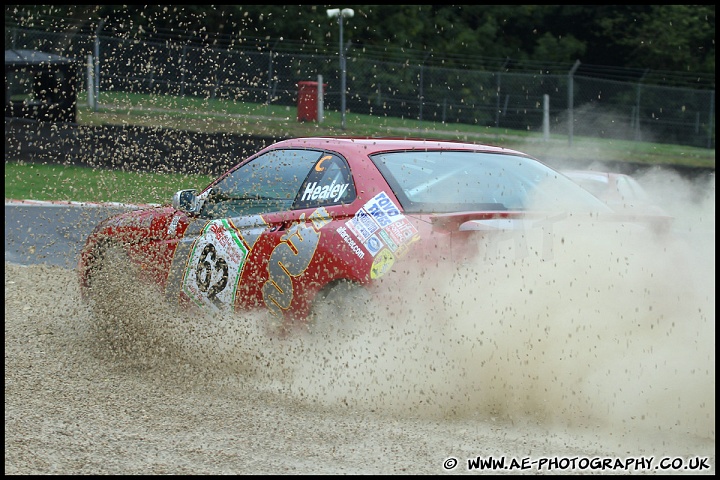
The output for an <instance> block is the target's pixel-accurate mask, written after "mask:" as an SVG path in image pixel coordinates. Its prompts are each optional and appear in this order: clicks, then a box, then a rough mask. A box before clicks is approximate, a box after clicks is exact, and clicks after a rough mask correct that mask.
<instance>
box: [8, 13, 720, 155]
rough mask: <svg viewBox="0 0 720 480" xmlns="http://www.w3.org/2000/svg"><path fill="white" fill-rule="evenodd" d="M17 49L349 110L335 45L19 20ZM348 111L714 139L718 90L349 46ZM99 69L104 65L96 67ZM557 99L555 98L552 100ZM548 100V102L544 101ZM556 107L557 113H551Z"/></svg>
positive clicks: (135, 87) (160, 82) (105, 69)
mask: <svg viewBox="0 0 720 480" xmlns="http://www.w3.org/2000/svg"><path fill="white" fill-rule="evenodd" d="M5 45H6V48H10V49H34V50H40V51H44V52H47V53H55V54H58V55H62V56H65V57H70V58H77V59H82V60H83V61H90V60H89V59H91V58H95V59H97V64H96V65H94V66H92V68H86V69H84V71H83V72H79V73H80V75H81V77H80V78H83V80H82V81H81V82H79V83H80V85H82V86H86V85H88V76H91V75H97V79H95V80H96V81H97V85H98V87H99V90H100V91H123V92H132V93H146V94H155V95H177V96H194V97H201V98H211V99H221V100H228V101H237V102H247V103H258V104H265V103H269V104H275V105H285V106H295V105H297V93H298V82H300V81H306V80H316V79H317V78H318V75H322V78H323V83H326V84H327V86H326V87H325V90H324V104H325V108H326V109H328V110H336V111H339V110H340V108H341V91H340V89H341V87H340V85H341V77H340V75H341V71H340V64H339V60H338V56H337V55H322V54H307V53H286V52H278V51H272V50H271V49H269V48H268V49H256V50H247V51H242V50H237V49H234V50H226V49H214V48H209V47H199V46H193V45H183V44H180V43H171V42H164V43H158V42H149V41H138V40H128V39H124V38H116V37H107V36H99V37H95V36H93V35H87V34H64V33H52V32H45V31H38V30H29V29H22V28H8V27H7V26H6V30H5ZM346 65H347V67H346V68H347V70H346V71H347V74H346V75H347V91H346V99H347V103H346V106H347V111H348V112H352V113H356V114H369V115H377V116H388V117H403V118H412V119H418V120H427V121H435V122H444V123H464V124H472V125H480V126H487V127H497V128H505V129H509V130H525V131H537V132H541V131H543V128H544V123H543V122H544V119H545V118H549V132H550V133H552V134H567V135H568V136H569V138H570V140H571V141H572V137H573V135H581V136H586V137H594V138H597V137H600V138H607V139H618V140H630V141H646V142H658V143H672V144H678V145H688V146H695V147H701V148H711V149H714V148H715V110H714V106H715V90H714V89H713V90H701V89H692V88H680V87H673V86H667V85H658V84H645V83H643V82H642V81H639V82H628V81H618V80H608V79H604V78H593V77H588V76H584V75H578V74H572V70H571V71H569V72H568V73H567V74H563V75H556V74H544V73H516V72H490V71H483V70H465V69H453V68H442V67H437V66H424V65H418V64H417V63H414V62H413V61H410V60H408V61H406V62H404V63H403V62H387V61H381V60H378V59H374V58H368V57H367V56H363V55H362V53H361V52H354V51H352V50H350V51H348V53H347V56H346ZM92 72H95V73H94V74H93V73H92ZM546 99H547V100H549V101H546ZM548 105H549V108H548V107H547V106H548ZM546 108H548V112H547V113H549V115H546Z"/></svg>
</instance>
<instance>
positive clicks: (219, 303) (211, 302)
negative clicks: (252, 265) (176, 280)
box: [182, 220, 248, 310]
mask: <svg viewBox="0 0 720 480" xmlns="http://www.w3.org/2000/svg"><path fill="white" fill-rule="evenodd" d="M247 254H248V250H247V248H246V247H245V245H244V244H243V242H242V240H241V239H240V237H238V234H237V230H236V229H235V226H234V225H233V224H232V223H231V222H230V221H229V220H215V221H212V222H208V223H207V225H206V226H205V228H204V229H203V231H202V233H201V234H200V236H199V237H198V238H197V240H195V242H194V244H193V247H192V250H191V253H190V257H189V259H188V263H187V268H186V270H185V275H184V277H183V279H182V290H183V292H185V294H186V295H187V296H188V297H189V298H191V299H192V300H193V301H194V302H195V303H196V304H198V306H202V305H207V306H210V307H212V308H213V309H215V310H220V309H222V308H224V307H227V306H231V305H233V304H234V302H235V293H236V291H237V285H238V281H239V279H240V272H241V271H242V267H243V265H244V264H245V259H246V258H247Z"/></svg>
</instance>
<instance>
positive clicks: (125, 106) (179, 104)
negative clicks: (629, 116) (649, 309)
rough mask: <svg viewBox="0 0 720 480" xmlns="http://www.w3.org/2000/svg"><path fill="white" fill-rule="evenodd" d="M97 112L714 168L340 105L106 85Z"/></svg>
mask: <svg viewBox="0 0 720 480" xmlns="http://www.w3.org/2000/svg"><path fill="white" fill-rule="evenodd" d="M100 105H101V108H98V111H97V112H94V111H91V109H89V108H88V107H87V106H86V101H85V100H84V99H82V98H81V99H80V100H79V107H78V122H79V123H82V124H87V125H101V124H116V125H143V126H162V127H166V128H174V129H180V130H190V131H197V132H206V133H210V132H229V133H238V134H253V135H268V136H274V137H305V136H313V135H361V136H394V137H431V138H440V139H448V140H463V141H473V142H481V143H490V144H494V145H500V146H504V147H508V148H514V149H516V150H521V151H523V152H526V153H529V154H530V155H533V156H535V157H537V158H539V159H540V160H543V161H546V162H548V163H550V164H553V163H558V162H568V161H577V160H578V159H580V160H587V159H592V160H596V161H600V162H605V161H607V162H632V163H641V164H648V165H683V166H690V167H705V168H707V167H710V168H715V150H714V149H712V150H711V149H706V148H697V147H688V146H682V145H671V144H659V143H651V142H636V141H625V140H612V139H597V138H589V137H582V136H575V137H574V138H573V141H572V145H570V142H569V140H568V135H567V133H565V132H563V133H560V134H552V135H550V137H549V139H548V140H545V139H544V138H543V135H542V133H541V132H537V131H522V130H508V129H502V128H491V127H483V126H475V125H467V124H456V123H453V124H449V123H442V122H432V121H419V120H413V119H407V118H398V117H387V116H383V115H382V112H379V113H378V115H358V114H354V113H349V112H348V113H347V114H346V118H345V126H346V128H345V129H342V117H341V115H340V113H339V112H336V111H325V112H324V121H323V122H322V123H321V124H318V123H317V122H298V121H297V108H295V107H288V106H279V105H265V104H254V103H244V102H238V101H232V100H218V99H200V98H192V97H174V96H148V95H140V94H128V93H109V92H104V93H102V94H101V95H100Z"/></svg>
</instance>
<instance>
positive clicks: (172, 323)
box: [5, 170, 715, 473]
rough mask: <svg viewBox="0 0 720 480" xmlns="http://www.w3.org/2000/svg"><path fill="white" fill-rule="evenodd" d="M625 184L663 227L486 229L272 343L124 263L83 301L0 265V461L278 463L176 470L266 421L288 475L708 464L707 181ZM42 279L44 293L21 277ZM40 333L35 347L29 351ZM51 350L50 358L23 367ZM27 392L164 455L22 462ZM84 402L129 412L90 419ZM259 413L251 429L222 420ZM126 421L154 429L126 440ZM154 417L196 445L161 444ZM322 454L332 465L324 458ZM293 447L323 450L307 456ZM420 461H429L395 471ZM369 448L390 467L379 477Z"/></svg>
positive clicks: (580, 222) (250, 323) (711, 278)
mask: <svg viewBox="0 0 720 480" xmlns="http://www.w3.org/2000/svg"><path fill="white" fill-rule="evenodd" d="M639 181H641V183H642V184H643V186H645V187H646V188H647V189H648V192H650V193H651V194H652V195H654V196H655V198H656V199H657V200H658V202H659V204H660V206H661V207H662V208H664V209H665V210H666V211H667V212H669V213H670V214H672V215H673V216H675V218H676V223H675V224H674V226H673V229H672V231H671V232H666V233H664V234H663V233H657V232H653V231H651V230H647V229H639V228H637V227H636V226H634V225H632V224H624V223H616V222H615V223H613V222H602V221H599V220H597V219H593V218H592V217H590V218H586V217H582V218H580V217H573V216H570V217H568V218H566V219H564V220H563V221H561V222H557V223H555V224H553V226H552V227H553V228H552V232H551V235H550V236H548V235H547V232H545V234H542V233H541V234H538V233H537V232H531V231H526V232H523V246H526V247H527V248H526V249H524V248H519V247H518V245H519V244H518V242H517V238H512V239H509V238H507V237H503V238H497V239H495V238H485V239H484V240H483V241H481V242H480V248H481V255H480V258H479V259H478V260H477V261H475V262H474V263H473V264H470V265H465V266H463V267H462V268H459V269H454V270H449V269H443V267H438V268H437V269H427V268H426V267H425V266H421V265H419V264H397V265H396V267H395V269H396V271H395V272H394V273H393V274H392V275H388V276H387V277H386V278H383V281H382V282H381V283H380V292H381V294H380V295H378V296H377V297H371V298H370V299H369V300H368V299H365V300H364V301H362V302H361V301H358V302H357V304H356V308H355V310H354V311H353V312H351V314H349V315H348V316H347V317H346V318H336V317H335V316H333V315H325V316H321V318H319V320H318V322H319V323H318V325H317V326H316V329H317V331H315V332H313V333H310V332H295V334H292V335H284V334H282V333H281V332H280V330H279V329H278V326H277V325H276V324H275V323H274V322H273V321H272V320H271V319H270V318H269V317H268V316H266V315H264V314H261V313H247V314H242V315H240V316H239V317H238V316H230V315H216V316H196V315H191V314H190V313H189V312H181V311H178V309H177V308H175V307H172V306H169V305H166V304H164V303H159V302H158V301H157V298H158V292H154V291H152V290H148V289H147V288H146V287H144V286H142V285H139V284H137V282H133V281H132V280H130V279H131V275H132V272H125V274H124V275H121V273H122V272H118V275H115V276H113V277H114V278H112V279H110V278H108V281H110V280H112V281H114V282H115V283H114V284H110V285H108V286H107V288H106V289H104V291H105V294H106V295H108V296H109V298H112V299H113V300H115V301H114V302H113V303H114V304H115V305H118V307H117V308H107V307H102V306H101V305H98V306H97V307H96V308H98V309H99V310H98V311H96V313H95V314H91V312H90V311H89V310H88V308H89V307H86V306H85V305H84V304H82V302H81V301H80V298H79V292H78V291H77V288H76V287H71V288H70V290H69V292H68V290H67V285H68V284H71V283H72V282H75V277H74V273H73V272H68V271H65V270H62V269H60V270H53V271H52V272H48V268H47V267H29V268H26V267H17V266H13V265H9V264H7V263H6V270H5V283H6V295H7V296H6V301H5V302H6V303H5V306H6V312H12V313H6V343H5V345H6V377H5V383H6V438H10V441H9V443H8V440H6V473H7V472H19V473H27V472H53V471H58V470H56V469H54V468H53V467H52V465H53V463H52V462H56V463H57V464H59V465H61V466H65V468H64V469H63V468H60V470H64V471H73V472H86V473H87V472H106V473H108V472H113V471H116V470H114V469H115V468H119V471H133V472H138V473H142V472H146V473H147V472H151V473H152V472H156V471H160V472H167V471H170V472H187V471H193V472H210V473H212V472H218V471H221V472H225V473H228V472H236V473H237V472H238V471H239V470H238V469H240V468H241V467H242V468H243V469H244V468H251V470H249V471H253V472H258V473H260V472H263V471H264V472H277V471H278V469H277V465H269V464H264V465H263V466H262V467H260V466H258V465H257V463H254V464H253V463H251V462H249V460H246V459H245V457H243V459H242V460H240V459H239V458H230V457H227V456H226V457H223V458H220V456H213V457H212V462H216V463H215V464H214V466H213V467H210V466H208V465H209V464H208V463H207V462H206V461H205V460H196V461H197V462H198V463H197V465H196V467H197V468H192V467H190V469H189V470H188V469H187V463H186V461H185V460H184V459H185V458H186V457H187V456H189V455H190V453H189V452H197V451H201V452H203V454H208V455H210V454H209V453H208V452H209V450H208V448H207V445H210V444H214V443H213V442H218V441H220V440H223V441H227V436H226V435H227V433H226V430H227V428H228V425H231V426H233V428H236V429H238V432H236V434H237V435H240V436H243V435H245V436H246V437H247V438H250V437H252V438H256V439H257V436H258V435H260V434H262V432H265V433H267V435H268V438H272V440H269V439H263V441H264V442H270V443H273V444H274V445H277V446H278V447H279V448H282V449H283V451H285V452H287V454H288V459H289V460H287V461H288V462H289V464H292V465H294V467H293V470H292V471H294V472H297V473H302V472H308V473H312V472H325V473H338V472H365V473H368V472H400V471H402V472H415V473H441V472H442V471H443V470H442V468H441V462H442V459H444V458H446V457H448V456H449V455H453V454H454V455H463V454H464V455H467V456H468V457H473V456H475V455H481V454H482V455H485V454H488V453H496V454H505V455H518V456H522V455H525V456H527V455H535V456H543V455H544V456H548V455H575V456H578V455H605V456H608V455H619V456H623V457H624V456H627V455H639V454H647V455H656V456H658V457H660V456H662V455H667V456H673V457H674V456H690V455H705V456H710V462H711V464H712V470H711V471H712V472H714V461H715V458H714V440H715V183H714V177H711V178H708V179H703V180H702V181H695V182H690V181H687V180H684V179H681V178H680V177H677V176H675V175H673V174H670V173H668V172H665V171H661V170H658V171H652V172H650V173H648V174H647V175H646V176H643V177H642V178H639ZM588 225H589V226H590V227H591V228H588ZM548 242H551V244H548ZM43 281H44V282H45V283H46V285H48V286H49V287H48V288H49V290H48V289H45V290H42V289H40V290H39V289H37V288H34V287H35V286H37V285H39V284H40V282H43ZM20 287H23V288H20ZM118 299H122V301H121V302H118ZM108 304H109V302H108ZM31 313H33V314H34V317H33V316H32V315H29V314H31ZM32 318H34V319H35V321H37V322H38V323H39V324H40V325H42V326H38V325H35V326H33V325H32V323H31V322H30V319H32ZM46 330H47V331H49V332H50V334H48V335H50V336H47V335H46V334H47V332H45V331H46ZM38 332H40V333H38ZM43 332H44V333H43ZM53 332H54V333H53ZM43 342H51V344H44V346H37V345H43ZM40 351H42V352H43V353H42V355H41V354H40V353H38V352H40ZM46 356H50V357H51V361H52V363H53V366H52V367H50V368H48V370H49V371H48V372H43V371H42V370H40V371H39V372H38V371H37V370H38V365H40V366H42V365H45V363H44V362H46V360H45V357H46ZM26 357H28V358H26ZM57 365H62V368H60V367H58V366H57ZM31 371H34V372H36V374H39V375H41V376H45V377H46V378H49V379H51V380H49V382H46V383H47V384H49V385H51V386H50V387H48V386H47V385H46V386H45V387H44V388H46V389H47V388H50V389H51V393H52V388H55V387H52V385H54V382H60V380H58V375H66V374H67V373H68V372H70V373H71V374H70V375H69V377H68V378H69V379H68V378H66V379H65V380H63V381H62V382H61V384H62V388H61V387H60V386H58V387H57V389H58V390H62V389H65V388H68V387H67V384H68V382H72V381H73V380H72V378H74V376H79V377H81V378H83V379H87V380H82V381H81V383H82V385H81V386H78V387H77V390H73V391H72V392H71V393H70V394H69V395H68V394H67V393H64V394H63V396H62V397H59V399H58V401H60V402H68V401H70V403H69V404H68V405H70V406H66V407H60V406H58V405H54V404H52V400H49V399H48V398H47V395H42V396H41V397H42V398H35V395H36V394H37V392H36V391H35V389H36V388H37V387H36V386H37V385H39V380H37V381H34V382H30V383H27V384H26V383H25V382H26V381H24V380H23V376H24V375H31V374H29V373H24V372H31ZM78 372H80V373H78ZM31 376H32V375H31ZM33 378H34V377H33ZM108 378H109V379H110V381H111V382H112V381H115V382H120V384H122V385H125V387H123V390H124V391H126V392H127V394H128V395H129V399H126V397H125V396H124V394H122V393H120V394H118V393H117V392H114V393H108V392H107V391H105V390H103V388H104V387H103V385H107V384H106V383H103V382H107V379H108ZM102 379H104V380H102ZM158 391H162V392H163V396H162V398H158V393H157V392H158ZM148 392H152V393H148ZM44 393H45V394H47V393H48V392H44ZM30 396H32V397H33V399H32V400H30V399H29V397H30ZM138 396H142V397H143V398H144V402H145V403H143V404H142V405H143V409H144V410H143V411H144V412H145V411H146V410H147V412H146V415H144V416H143V417H142V420H138V418H137V416H132V417H131V418H126V417H128V415H130V414H128V413H127V412H129V411H133V410H132V408H128V407H127V406H126V405H125V404H126V402H132V401H136V400H132V399H134V398H137V397H138ZM69 398H70V400H68V399H69ZM8 399H9V400H8ZM40 401H42V402H50V404H49V405H48V404H43V405H42V408H45V409H47V410H48V411H50V412H57V411H58V410H60V411H63V410H64V409H70V410H72V411H73V412H75V415H82V414H78V413H77V412H78V411H79V408H80V407H79V406H78V407H77V408H73V407H72V405H73V403H72V402H73V401H77V402H80V403H81V404H83V405H85V404H87V403H88V402H89V403H91V404H93V405H95V404H99V405H103V406H102V407H97V406H93V407H92V408H90V411H91V412H94V413H93V414H92V415H91V418H92V420H91V421H90V422H91V423H92V422H95V423H93V425H95V427H93V428H97V429H98V430H92V431H91V433H89V434H88V435H96V437H95V438H104V437H102V434H100V433H99V430H103V429H105V428H107V429H108V430H105V431H106V432H115V433H106V434H105V435H110V436H116V437H117V436H123V435H125V434H124V433H123V432H124V429H128V433H127V434H126V435H125V436H130V437H132V436H133V435H134V436H135V437H139V440H138V441H140V440H142V439H143V438H144V439H145V441H146V442H149V444H151V445H154V447H153V448H155V449H161V450H162V451H163V452H164V456H163V457H162V459H160V457H157V458H155V460H153V461H149V460H148V459H147V458H146V454H145V453H137V452H140V451H141V450H140V449H141V448H142V447H141V446H138V447H135V446H132V447H131V446H129V443H128V440H127V439H125V440H124V441H123V442H122V443H121V445H123V446H124V450H122V451H123V452H125V454H122V452H120V453H114V452H111V449H107V450H101V451H99V452H98V451H95V450H97V448H98V447H94V448H95V450H92V451H94V452H95V454H100V455H108V458H109V459H112V462H111V463H107V462H105V461H104V460H103V459H102V458H99V459H97V461H95V462H92V461H89V460H87V459H86V462H87V464H86V467H82V466H80V467H78V466H77V465H74V464H71V463H67V461H65V460H63V459H62V458H59V457H61V456H60V455H58V454H57V453H52V452H50V453H47V452H46V453H45V454H42V455H41V456H43V455H46V456H47V458H49V460H48V459H46V460H45V463H41V464H38V463H37V462H38V460H33V459H29V458H30V457H29V456H28V454H27V451H26V450H25V447H24V446H23V445H27V444H28V442H29V443H30V444H33V445H35V446H36V448H38V449H40V451H42V448H41V447H39V446H37V444H40V445H45V444H47V442H50V445H51V448H59V447H57V445H59V444H55V443H52V441H51V440H47V439H46V438H45V437H46V436H49V437H51V438H55V437H57V434H56V433H54V431H53V430H52V429H50V432H49V433H48V426H47V421H48V420H46V421H45V424H44V426H43V427H42V428H40V429H39V432H40V433H38V434H28V433H25V430H23V429H22V428H21V427H22V426H23V425H24V422H28V421H29V420H20V419H19V417H20V412H22V411H23V408H26V407H25V406H24V403H27V405H33V404H35V403H36V402H40ZM148 402H149V403H148ZM278 404H279V406H278ZM110 405H117V407H115V406H110ZM180 405H182V406H180ZM83 408H88V407H87V406H85V407H83ZM97 408H103V409H105V408H111V409H112V410H111V411H112V412H114V413H113V414H114V415H118V416H119V418H126V422H127V423H125V422H116V421H108V422H107V424H106V423H105V422H106V421H107V419H106V420H101V419H105V416H103V415H101V414H99V413H97V411H96V409H97ZM271 408H273V409H274V410H273V412H272V413H262V415H266V416H268V417H269V418H268V419H267V422H262V423H260V424H259V425H260V426H258V424H255V426H252V427H249V426H245V424H242V425H243V426H242V427H240V426H239V423H238V422H241V421H242V420H241V419H243V418H245V419H247V418H255V417H256V416H257V415H259V413H258V412H266V411H268V412H269V410H268V409H271ZM145 409H146V410H145ZM153 412H155V413H153ZM178 412H179V413H180V416H178ZM24 413H25V414H27V413H28V412H24ZM104 415H107V414H104ZM196 417H197V418H196ZM200 417H202V419H200ZM50 418H51V419H52V418H55V417H54V416H52V415H51V417H50ZM58 418H62V415H60V417H58ZM136 421H141V422H146V423H147V425H149V426H147V427H146V428H148V429H149V432H150V433H147V432H146V433H138V431H137V430H136V429H135V426H134V425H136V423H135V422H136ZM55 422H56V423H61V424H63V425H66V427H64V428H65V429H66V430H68V431H70V432H72V431H73V430H72V428H70V427H67V425H83V421H82V420H81V419H79V418H75V417H74V418H73V419H62V420H61V419H56V420H55ZM63 422H64V423H63ZM326 424H328V425H326ZM88 428H90V427H88ZM77 429H82V427H77ZM77 429H76V430H77ZM168 429H172V431H173V432H179V431H188V432H190V433H189V435H196V436H198V438H199V439H200V440H199V442H200V443H198V444H192V442H190V443H191V445H190V446H185V447H184V448H182V449H180V453H178V456H177V457H174V456H173V454H172V453H171V452H172V448H174V447H172V448H171V447H167V446H165V445H166V443H165V442H166V441H165V440H164V438H165V435H166V434H167V430H168ZM278 429H280V430H281V431H282V433H281V434H278ZM293 429H294V430H293ZM318 430H319V431H318ZM298 431H299V432H298ZM303 431H305V433H304V434H303ZM200 432H202V433H200ZM288 432H290V433H288ZM293 432H295V433H293ZM370 432H372V433H370ZM297 433H299V435H297ZM40 434H43V435H44V436H43V439H38V437H37V435H40ZM53 435H54V437H53ZM174 435H177V434H174ZM28 437H29V438H30V439H31V440H30V441H29V440H28ZM303 437H304V438H303ZM77 438H78V437H77V436H75V437H74V436H73V434H67V435H66V436H65V437H63V438H61V440H60V441H61V443H63V442H64V443H68V442H69V443H70V444H73V442H77ZM173 438H176V439H177V438H178V437H177V436H175V437H173ZM182 438H183V439H184V440H183V441H182V442H181V444H182V445H185V443H186V442H189V441H188V440H187V439H185V437H182ZM233 438H234V437H233ZM105 441H106V442H107V440H105ZM118 441H119V440H118ZM33 442H35V443H33ZM184 442H185V443H184ZM110 444H112V442H110ZM140 444H142V441H140ZM241 444H242V445H245V444H243V443H242V442H240V441H237V442H236V445H234V446H233V448H235V449H240V448H241V447H239V446H237V445H241ZM193 445H194V446H193ZM198 445H200V446H198ZM317 445H325V448H324V449H320V450H317V449H315V448H314V446H317ZM330 445H331V446H332V452H333V453H332V458H333V459H334V460H335V461H336V462H337V458H338V457H339V456H342V457H343V458H344V461H343V462H344V463H342V462H341V463H340V464H337V463H336V464H335V466H334V467H333V466H330V464H329V463H327V458H326V457H323V456H322V455H326V454H327V455H329V453H328V452H329V450H328V448H329V447H330ZM77 448H79V447H77ZM218 448H219V447H218ZM336 448H337V451H336ZM193 449H195V450H193ZM242 449H243V451H245V452H246V454H247V455H261V454H259V453H257V452H258V450H257V448H251V446H248V445H245V446H244V447H242ZM308 449H310V450H308ZM273 451H275V450H274V449H270V450H268V455H269V456H272V452H273ZM308 451H312V452H315V453H312V455H320V458H325V459H326V461H325V463H323V462H322V461H318V462H310V461H306V458H308V457H307V455H310V454H309V453H308ZM318 451H322V452H323V453H317V452H318ZM132 452H136V455H137V457H136V458H135V460H133V459H131V458H129V457H131V456H132V455H128V453H132ZM302 452H304V453H302ZM118 455H119V456H121V457H122V458H123V459H122V460H119V459H118ZM213 455H215V454H213ZM422 455H425V456H429V457H430V458H429V460H427V461H425V460H423V459H422V457H421V461H420V462H417V461H416V462H414V463H413V464H412V467H408V468H407V469H406V468H405V467H403V468H399V467H397V466H398V465H400V464H407V458H408V457H409V456H412V457H413V458H415V459H416V460H417V459H418V456H422ZM43 458H45V457H43ZM201 458H204V457H201ZM263 458H266V457H265V456H263ZM378 458H385V459H390V460H392V461H394V465H395V467H397V468H395V469H393V468H392V467H385V468H381V467H380V466H379V465H377V464H374V463H373V462H374V461H375V459H378ZM461 458H462V456H461ZM48 462H49V463H48ZM127 462H129V465H130V466H131V468H129V467H128V463H127ZM153 462H155V463H153ZM212 462H210V463H212ZM371 464H372V465H371ZM9 465H10V467H12V468H10V469H8V467H9ZM23 465H29V466H30V467H28V466H25V467H23ZM49 465H50V466H49ZM157 465H161V466H162V468H160V469H158V468H155V467H157ZM250 465H252V466H250ZM118 466H119V467H118ZM221 467H222V468H221ZM243 471H245V472H247V471H248V470H243Z"/></svg>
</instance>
